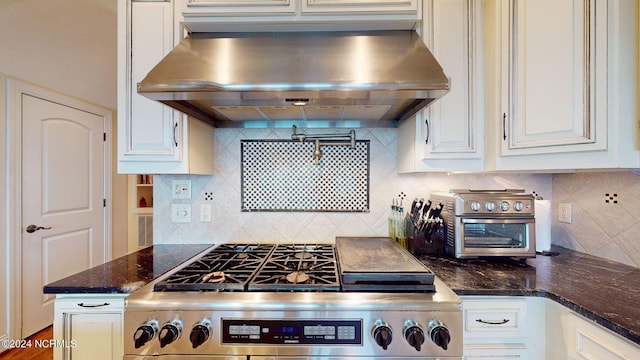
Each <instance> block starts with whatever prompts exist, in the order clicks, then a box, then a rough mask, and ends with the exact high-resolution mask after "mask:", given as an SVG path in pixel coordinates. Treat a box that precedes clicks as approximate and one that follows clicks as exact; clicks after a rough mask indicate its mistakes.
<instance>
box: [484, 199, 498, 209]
mask: <svg viewBox="0 0 640 360" xmlns="http://www.w3.org/2000/svg"><path fill="white" fill-rule="evenodd" d="M484 208H485V209H486V210H487V211H493V210H495V209H496V203H494V202H492V201H487V202H486V203H484Z"/></svg>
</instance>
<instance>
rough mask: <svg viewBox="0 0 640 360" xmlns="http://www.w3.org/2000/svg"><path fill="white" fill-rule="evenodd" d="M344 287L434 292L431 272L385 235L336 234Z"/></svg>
mask: <svg viewBox="0 0 640 360" xmlns="http://www.w3.org/2000/svg"><path fill="white" fill-rule="evenodd" d="M336 249H337V253H338V261H339V263H340V272H341V276H342V285H343V289H344V290H358V291H366V290H372V291H385V290H386V291H433V290H435V287H434V286H433V281H434V278H435V276H434V274H433V272H432V271H431V270H429V268H427V267H426V266H425V265H424V264H423V263H421V262H420V261H418V260H417V259H416V258H415V257H413V255H411V254H410V253H409V252H408V251H406V250H405V249H404V248H403V247H402V246H400V244H398V243H397V242H395V241H394V240H392V239H390V238H387V237H337V238H336Z"/></svg>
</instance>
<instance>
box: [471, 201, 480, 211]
mask: <svg viewBox="0 0 640 360" xmlns="http://www.w3.org/2000/svg"><path fill="white" fill-rule="evenodd" d="M469 207H470V208H471V210H473V211H480V207H481V204H480V203H479V202H477V201H475V200H473V201H472V202H471V204H469Z"/></svg>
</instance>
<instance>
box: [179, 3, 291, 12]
mask: <svg viewBox="0 0 640 360" xmlns="http://www.w3.org/2000/svg"><path fill="white" fill-rule="evenodd" d="M296 1H299V0H233V1H229V0H183V2H184V6H185V10H184V12H185V15H187V16H188V14H189V13H191V12H193V13H198V14H199V15H205V14H209V15H211V16H226V15H229V16H246V15H250V14H253V15H266V14H293V13H295V11H296Z"/></svg>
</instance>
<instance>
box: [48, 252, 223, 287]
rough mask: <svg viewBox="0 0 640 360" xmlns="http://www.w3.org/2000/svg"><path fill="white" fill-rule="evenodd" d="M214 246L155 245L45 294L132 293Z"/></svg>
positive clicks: (65, 281)
mask: <svg viewBox="0 0 640 360" xmlns="http://www.w3.org/2000/svg"><path fill="white" fill-rule="evenodd" d="M209 247H211V244H197V245H153V246H150V247H148V248H144V249H142V250H139V251H136V252H133V253H131V254H128V255H125V256H122V257H120V258H117V259H115V260H112V261H109V262H107V263H105V264H102V265H98V266H94V267H92V268H91V269H88V270H85V271H82V272H80V273H77V274H75V275H71V276H68V277H66V278H63V279H61V280H58V281H56V282H53V283H50V284H47V285H45V286H44V289H43V291H44V293H45V294H89V293H91V294H96V293H103V294H106V293H132V292H134V291H136V290H137V289H139V288H140V287H142V286H144V285H146V284H148V283H149V282H151V281H152V280H153V279H155V278H157V277H159V276H160V275H162V274H164V273H166V272H167V271H169V270H171V269H173V268H174V267H176V266H178V265H180V264H182V263H183V262H184V261H186V260H187V259H189V258H191V257H193V256H195V255H197V254H199V253H200V252H202V251H203V250H204V249H206V248H209Z"/></svg>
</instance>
